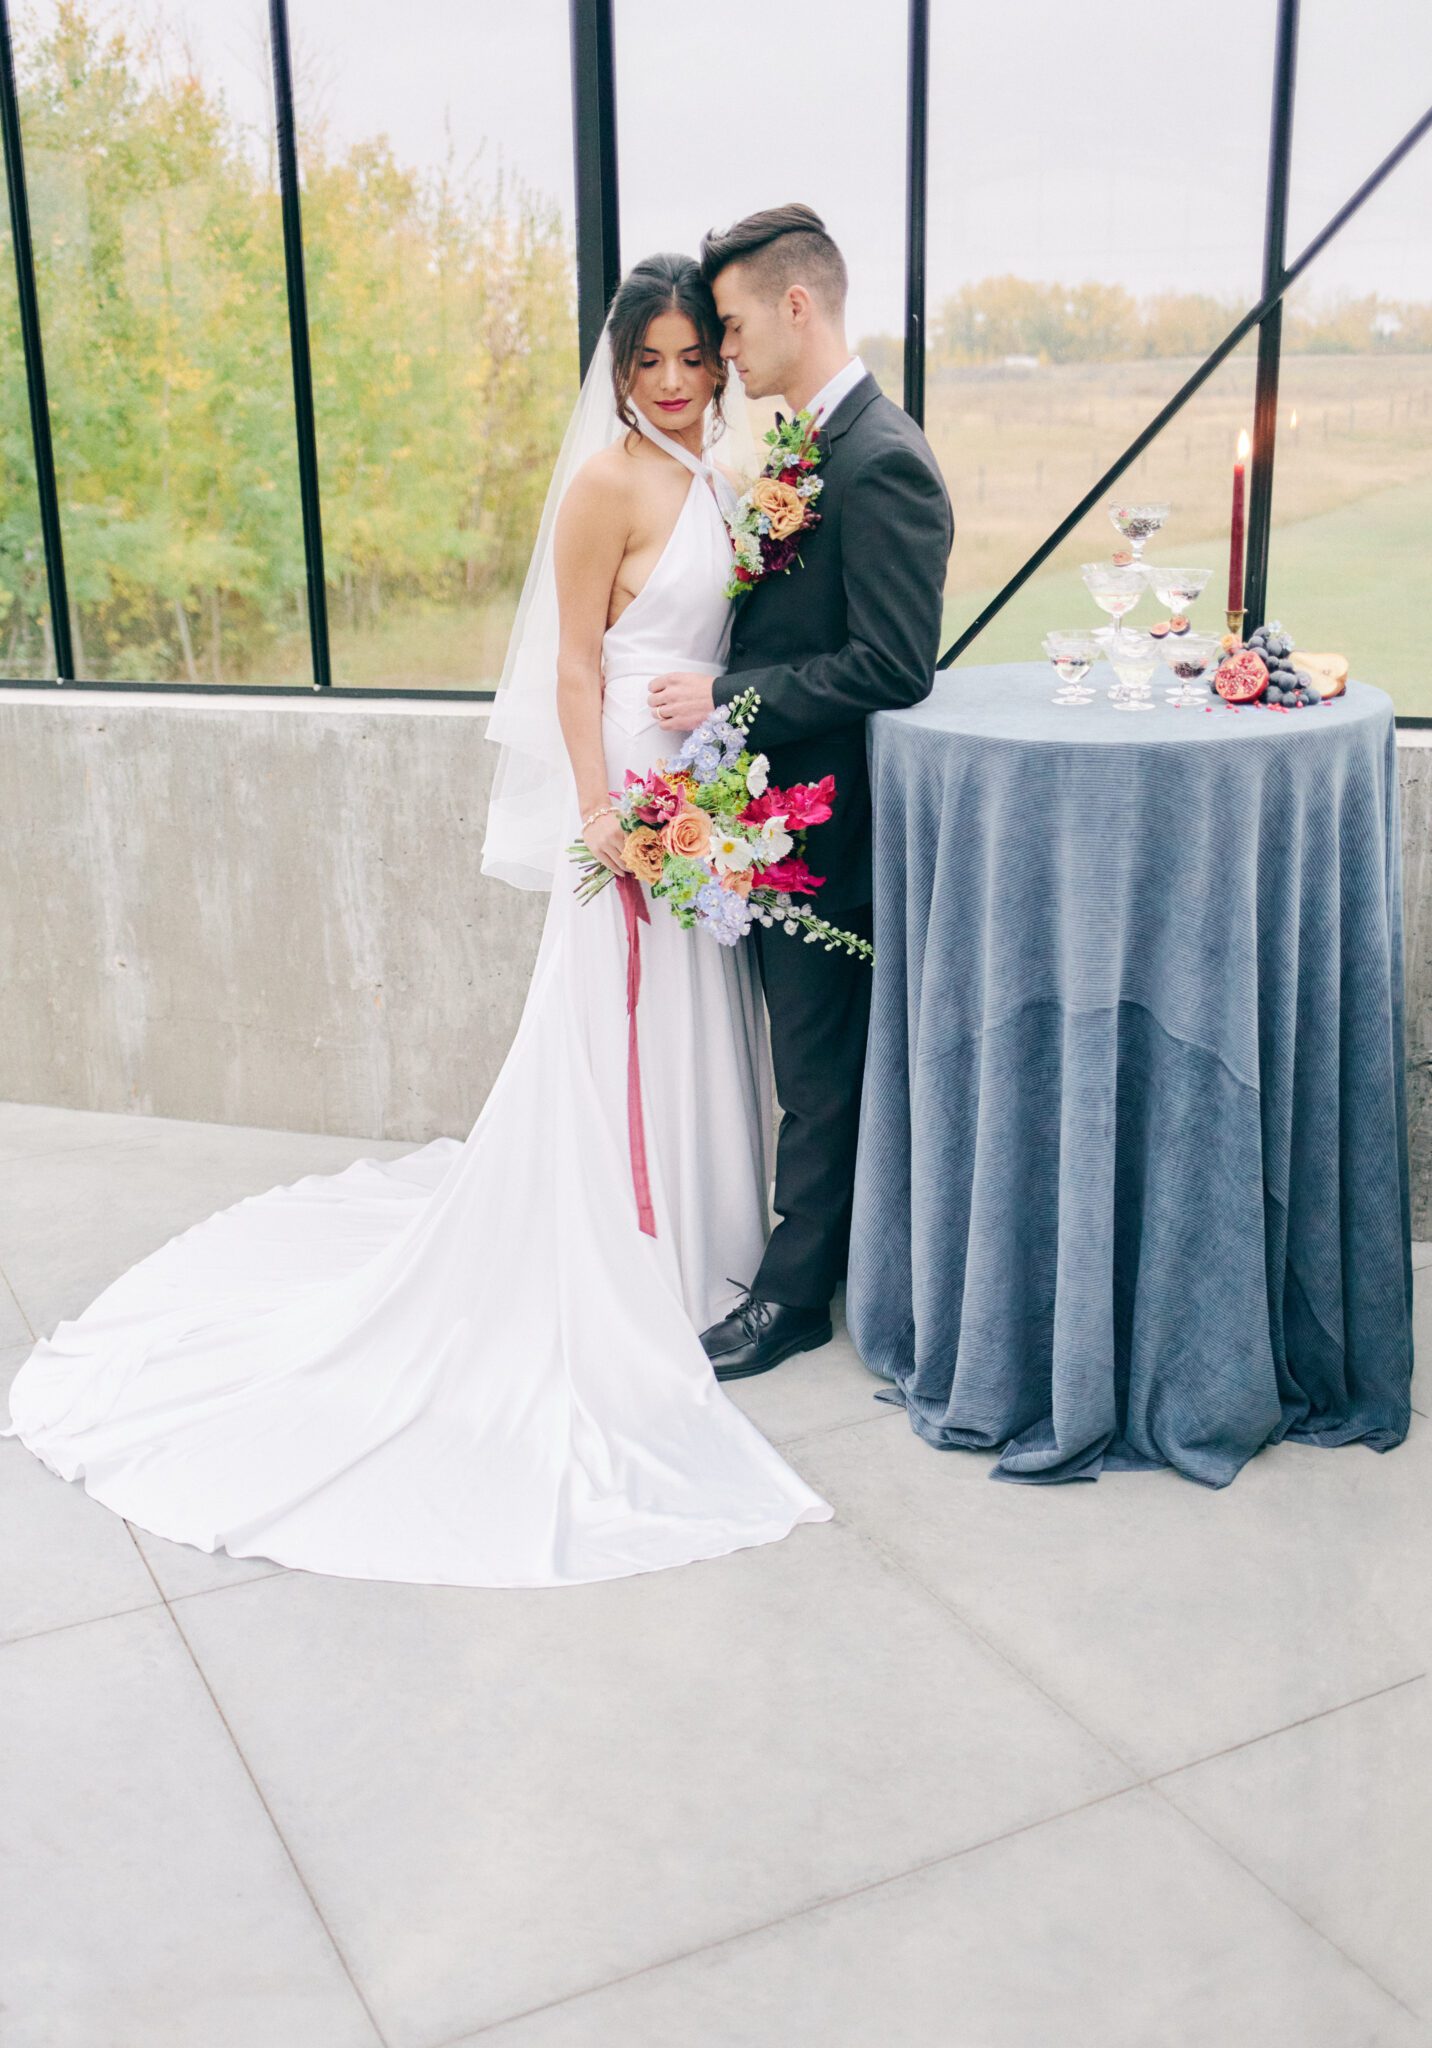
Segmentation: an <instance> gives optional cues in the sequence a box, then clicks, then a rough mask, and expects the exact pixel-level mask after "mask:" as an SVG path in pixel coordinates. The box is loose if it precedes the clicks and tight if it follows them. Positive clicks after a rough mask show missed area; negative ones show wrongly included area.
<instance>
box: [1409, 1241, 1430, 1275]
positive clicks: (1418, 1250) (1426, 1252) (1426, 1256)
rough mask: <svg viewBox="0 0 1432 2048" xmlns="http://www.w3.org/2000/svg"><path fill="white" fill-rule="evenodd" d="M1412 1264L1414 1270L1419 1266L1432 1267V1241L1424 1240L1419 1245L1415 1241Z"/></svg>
mask: <svg viewBox="0 0 1432 2048" xmlns="http://www.w3.org/2000/svg"><path fill="white" fill-rule="evenodd" d="M1412 1264H1413V1266H1414V1268H1415V1267H1418V1266H1432V1241H1427V1240H1424V1241H1423V1242H1421V1243H1418V1242H1417V1241H1416V1240H1415V1239H1414V1241H1413V1245H1412Z"/></svg>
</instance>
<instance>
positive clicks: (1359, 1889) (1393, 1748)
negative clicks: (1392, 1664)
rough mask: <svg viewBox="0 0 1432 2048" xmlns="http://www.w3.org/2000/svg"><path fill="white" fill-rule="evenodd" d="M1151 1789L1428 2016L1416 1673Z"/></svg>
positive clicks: (1425, 1784)
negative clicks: (1406, 1682)
mask: <svg viewBox="0 0 1432 2048" xmlns="http://www.w3.org/2000/svg"><path fill="white" fill-rule="evenodd" d="M1159 1789H1160V1791H1162V1792H1163V1793H1164V1794H1165V1796H1166V1797H1167V1798H1169V1799H1170V1800H1172V1802H1173V1803H1174V1805H1175V1806H1177V1807H1178V1809H1179V1811H1180V1812H1181V1813H1185V1814H1187V1815H1188V1816H1189V1818H1190V1819H1192V1820H1194V1821H1196V1822H1197V1823H1198V1824H1199V1826H1200V1827H1203V1828H1205V1829H1207V1831H1208V1832H1209V1833H1210V1834H1211V1835H1213V1836H1215V1837H1216V1838H1217V1840H1218V1841H1220V1842H1221V1843H1223V1844H1224V1845H1225V1846H1226V1847H1227V1848H1229V1849H1231V1850H1232V1851H1233V1853H1234V1855H1235V1856H1237V1857H1238V1859H1239V1860H1240V1862H1242V1863H1244V1864H1246V1865H1247V1867H1248V1868H1249V1869H1250V1870H1252V1871H1253V1872H1255V1874H1256V1875H1257V1876H1259V1877H1260V1878H1262V1880H1263V1882H1264V1883H1265V1884H1267V1885H1268V1886H1270V1887H1271V1889H1272V1890H1273V1891H1275V1892H1277V1894H1278V1896H1279V1897H1280V1898H1283V1899H1286V1900H1287V1901H1288V1903H1289V1905H1291V1906H1293V1907H1294V1908H1295V1909H1296V1910H1297V1911H1298V1912H1299V1913H1301V1915H1302V1916H1303V1918H1304V1919H1305V1920H1308V1921H1310V1922H1311V1923H1312V1925H1313V1926H1314V1927H1316V1928H1317V1929H1318V1931H1319V1933H1320V1934H1324V1935H1326V1936H1327V1937H1328V1939H1329V1940H1330V1941H1332V1942H1334V1943H1335V1944H1336V1946H1337V1947H1338V1948H1340V1949H1341V1950H1342V1951H1343V1952H1344V1954H1346V1955H1349V1956H1351V1957H1352V1958H1353V1960H1354V1961H1355V1962H1358V1963H1360V1964H1361V1965H1362V1967H1363V1969H1364V1970H1366V1971H1367V1973H1368V1974H1369V1976H1372V1977H1375V1978H1376V1979H1377V1981H1378V1983H1379V1984H1382V1985H1385V1986H1386V1988H1387V1989H1388V1990H1389V1991H1391V1992H1393V1993H1395V1994H1396V1996H1397V1997H1398V1998H1400V1999H1401V2000H1402V2002H1403V2003H1404V2005H1408V2006H1410V2007H1411V2008H1412V2010H1413V2011H1414V2012H1416V2013H1419V2014H1420V2015H1421V2016H1422V2018H1423V2019H1426V2020H1429V2021H1432V1943H1429V1941H1428V1938H1427V1936H1428V1913H1427V1883H1428V1876H1429V1873H1432V1687H1429V1685H1428V1682H1427V1680H1426V1679H1418V1680H1415V1681H1414V1682H1413V1683H1412V1684H1411V1685H1405V1686H1399V1687H1398V1689H1397V1690H1396V1691H1395V1692H1387V1693H1383V1694H1382V1695H1381V1696H1380V1697H1379V1698H1376V1699H1371V1700H1363V1701H1361V1702H1359V1703H1358V1704H1356V1705H1354V1706H1349V1707H1344V1708H1342V1709H1341V1710H1340V1711H1338V1712H1335V1713H1331V1714H1324V1715H1323V1716H1322V1717H1321V1719H1319V1720H1316V1721H1308V1722H1305V1723H1304V1724H1303V1726H1302V1727H1300V1728H1289V1729H1287V1730H1285V1731H1284V1733H1282V1734H1281V1735H1270V1736H1268V1737H1267V1738H1266V1739H1265V1740H1264V1741H1262V1742H1254V1743H1250V1744H1249V1745H1248V1747H1247V1748H1245V1749H1238V1750H1234V1751H1232V1752H1231V1753H1230V1754H1229V1755H1227V1756H1220V1757H1214V1758H1212V1759H1211V1760H1210V1761H1209V1762H1208V1763H1204V1764H1195V1765H1194V1766H1193V1767H1192V1769H1190V1770H1186V1771H1180V1772H1178V1773H1177V1774H1176V1775H1175V1776H1173V1777H1170V1778H1162V1779H1160V1781H1159Z"/></svg>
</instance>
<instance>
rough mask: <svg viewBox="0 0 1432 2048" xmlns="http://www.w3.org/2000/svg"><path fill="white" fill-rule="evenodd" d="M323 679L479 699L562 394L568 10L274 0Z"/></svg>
mask: <svg viewBox="0 0 1432 2048" xmlns="http://www.w3.org/2000/svg"><path fill="white" fill-rule="evenodd" d="M289 20H290V28H291V38H292V46H293V59H294V100H295V116H296V121H297V134H298V154H299V166H300V173H301V182H302V203H303V231H304V247H305V253H306V266H307V284H308V302H309V319H310V328H311V336H312V356H313V381H314V406H315V412H316V418H317V435H318V459H319V473H320V489H321V493H322V501H323V545H324V562H325V570H326V575H327V582H328V611H329V632H330V639H331V645H332V655H333V680H334V682H335V683H339V684H347V685H350V686H371V687H374V688H379V689H383V688H390V689H403V688H408V689H413V688H420V689H441V688H454V689H482V688H489V687H491V686H492V685H493V684H494V683H495V682H496V680H497V677H498V675H499V673H500V671H501V666H502V657H503V653H504V651H505V649H506V644H507V636H508V632H509V630H510V627H511V623H512V615H513V612H514V610H515V608H516V602H517V594H518V591H519V589H520V587H521V580H522V573H523V571H524V569H525V568H526V564H527V557H528V554H529V553H530V551H531V546H532V542H533V539H534V537H535V535H536V530H537V522H538V519H539V518H540V515H541V510H542V500H543V497H544V496H545V494H546V489H547V484H548V481H549V479H550V476H551V469H552V463H553V461H554V459H555V456H556V451H557V448H558V445H559V444H560V441H561V435H562V429H563V427H564V425H565V423H566V420H567V417H568V415H569V414H570V412H571V409H572V405H573V403H574V400H575V396H576V388H577V333H576V289H575V274H574V268H573V251H572V211H573V208H572V130H571V113H570V85H569V59H568V25H567V8H566V5H565V0H524V5H523V6H522V7H521V8H496V7H486V6H474V5H472V4H471V0H408V4H406V5H405V6H404V7H403V8H402V10H401V25H400V26H399V25H398V17H397V16H396V15H395V11H394V8H393V5H392V0H291V4H290V8H289Z"/></svg>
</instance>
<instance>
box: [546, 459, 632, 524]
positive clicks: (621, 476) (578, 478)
mask: <svg viewBox="0 0 1432 2048" xmlns="http://www.w3.org/2000/svg"><path fill="white" fill-rule="evenodd" d="M635 468H636V465H635V464H634V463H633V461H632V458H631V456H630V455H629V454H628V453H627V451H626V449H625V448H624V447H623V446H622V443H621V442H620V441H614V442H613V443H612V445H611V447H610V448H599V449H598V450H597V452H596V454H595V455H589V456H588V457H587V459H586V461H585V462H584V463H583V464H582V466H581V468H580V469H579V470H577V472H576V474H575V475H574V476H573V478H572V481H571V483H570V484H568V486H567V494H566V497H565V498H564V499H563V501H562V510H563V513H564V514H565V516H566V519H567V523H568V524H569V525H570V524H572V523H574V522H575V523H577V524H579V525H583V526H585V525H587V524H588V523H597V522H600V523H603V524H608V523H610V521H611V520H612V519H613V518H614V517H615V516H617V515H619V514H626V515H629V514H630V512H631V509H632V507H633V505H634V503H635V492H636V482H635V476H634V471H635Z"/></svg>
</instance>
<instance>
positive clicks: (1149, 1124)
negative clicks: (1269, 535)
mask: <svg viewBox="0 0 1432 2048" xmlns="http://www.w3.org/2000/svg"><path fill="white" fill-rule="evenodd" d="M1092 680H1094V681H1095V682H1096V683H1097V682H1100V681H1101V680H1102V681H1105V682H1107V681H1108V680H1109V677H1108V673H1107V671H1106V670H1105V669H1103V668H1100V669H1096V670H1095V671H1094V675H1093V678H1092ZM1055 687H1056V686H1055V684H1054V681H1053V678H1052V672H1051V671H1050V670H1049V669H1048V668H1047V667H1043V666H1040V667H1036V666H1033V665H1025V664H1017V665H1009V666H1004V667H998V668H984V669H963V670H959V671H957V672H955V673H953V674H947V675H942V676H940V677H938V678H937V679H936V683H935V689H934V693H933V695H932V696H931V697H930V698H929V699H928V700H927V701H926V702H925V703H924V704H921V705H918V706H916V707H915V708H914V709H912V710H909V711H901V712H882V713H881V714H879V715H878V716H877V717H875V718H873V719H872V720H871V724H870V755H871V780H872V784H873V788H874V798H875V821H876V823H875V944H876V967H875V985H874V1005H873V1013H872V1019H871V1037H870V1050H869V1057H868V1062H867V1067H866V1078H865V1095H864V1104H863V1109H862V1118H861V1140H860V1157H859V1166H858V1170H857V1176H856V1191H855V1221H854V1229H853V1234H852V1245H851V1261H850V1274H849V1282H848V1288H847V1318H848V1322H849V1326H850V1330H851V1333H852V1335H853V1337H854V1340H855V1343H856V1345H857V1347H858V1348H859V1350H860V1353H861V1355H862V1357H863V1358H864V1360H865V1362H866V1364H867V1365H868V1366H870V1367H871V1368H872V1370H874V1371H875V1372H877V1373H880V1374H883V1375H884V1376H885V1377H886V1378H888V1379H889V1380H891V1381H893V1383H894V1388H893V1390H887V1391H886V1392H885V1393H883V1394H881V1395H880V1396H878V1397H877V1398H880V1399H886V1400H896V1401H898V1400H902V1399H903V1401H904V1403H905V1406H906V1408H907V1411H908V1414H909V1417H910V1421H911V1424H912V1426H913V1428H914V1429H915V1430H916V1431H917V1433H918V1434H919V1435H920V1436H922V1437H924V1438H926V1439H927V1440H928V1441H929V1442H930V1443H932V1444H936V1445H939V1446H941V1447H955V1446H965V1447H971V1448H975V1447H984V1448H998V1449H999V1450H1000V1452H1001V1455H1000V1458H999V1462H998V1464H997V1465H996V1467H995V1468H994V1470H995V1476H996V1477H999V1478H1004V1479H1019V1480H1026V1481H1048V1480H1059V1479H1092V1478H1096V1477H1097V1476H1098V1474H1099V1472H1100V1470H1101V1469H1102V1468H1104V1467H1108V1468H1110V1469H1113V1468H1116V1467H1131V1466H1148V1465H1164V1464H1168V1465H1173V1466H1175V1467H1176V1468H1177V1469H1178V1470H1179V1471H1180V1472H1183V1473H1185V1474H1187V1475H1188V1477H1190V1478H1192V1479H1197V1480H1201V1481H1202V1482H1204V1483H1205V1484H1207V1485H1210V1486H1223V1485H1226V1484H1227V1483H1228V1481H1229V1480H1231V1479H1232V1478H1233V1477H1234V1475H1235V1474H1236V1473H1237V1471H1238V1469H1239V1467H1240V1466H1241V1465H1242V1464H1243V1463H1244V1461H1245V1460H1246V1459H1248V1458H1250V1457H1252V1456H1253V1454H1254V1452H1256V1451H1257V1450H1259V1449H1260V1448H1261V1447H1262V1446H1263V1445H1265V1444H1269V1443H1276V1442H1278V1441H1279V1440H1280V1439H1281V1438H1283V1437H1296V1438H1300V1439H1302V1440H1304V1441H1310V1442H1315V1443H1320V1444H1342V1443H1348V1442H1352V1441H1354V1440H1361V1441H1362V1442H1364V1443H1366V1444H1369V1445H1371V1446H1372V1447H1373V1448H1374V1449H1376V1450H1387V1449H1390V1448H1391V1447H1392V1446H1393V1445H1395V1444H1398V1443H1400V1442H1401V1441H1402V1439H1403V1437H1404V1436H1405V1434H1406V1431H1407V1426H1408V1416H1409V1387H1410V1381H1411V1371H1412V1261H1411V1247H1410V1214H1409V1189H1408V1168H1407V1137H1406V1102H1405V1093H1404V1075H1403V985H1402V906H1401V856H1400V846H1399V839H1398V790H1397V759H1396V736H1395V728H1394V723H1393V711H1392V704H1391V701H1390V699H1389V698H1388V697H1387V696H1385V695H1384V694H1383V692H1382V691H1380V690H1375V689H1371V688H1368V687H1365V686H1362V685H1358V684H1351V685H1350V686H1349V688H1348V692H1347V695H1346V696H1345V697H1344V698H1341V699H1338V700H1334V701H1332V702H1330V703H1328V704H1325V705H1322V706H1319V707H1309V708H1307V709H1305V710H1302V711H1293V712H1288V713H1286V714H1284V713H1280V712H1277V711H1273V710H1265V709H1247V710H1242V711H1236V712H1235V711H1233V710H1230V709H1228V708H1227V707H1225V706H1223V705H1219V706H1218V708H1217V709H1216V710H1213V711H1209V712H1204V711H1202V710H1201V709H1197V708H1194V709H1185V710H1179V711H1174V710H1173V709H1171V708H1170V707H1168V706H1166V705H1165V704H1164V703H1163V702H1162V700H1161V698H1160V702H1159V705H1158V709H1157V711H1156V712H1154V713H1150V714H1133V715H1130V714H1127V713H1121V712H1119V711H1117V710H1116V709H1115V708H1114V707H1113V706H1112V705H1111V704H1109V703H1108V701H1107V699H1106V698H1105V696H1104V694H1103V691H1102V689H1101V690H1100V692H1099V695H1098V697H1097V698H1096V700H1095V702H1094V703H1093V704H1092V705H1090V706H1089V707H1088V708H1086V709H1078V710H1071V709H1065V708H1061V707H1060V706H1058V705H1055V704H1053V703H1052V702H1051V701H1050V700H1051V697H1052V695H1053V691H1054V688H1055Z"/></svg>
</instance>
